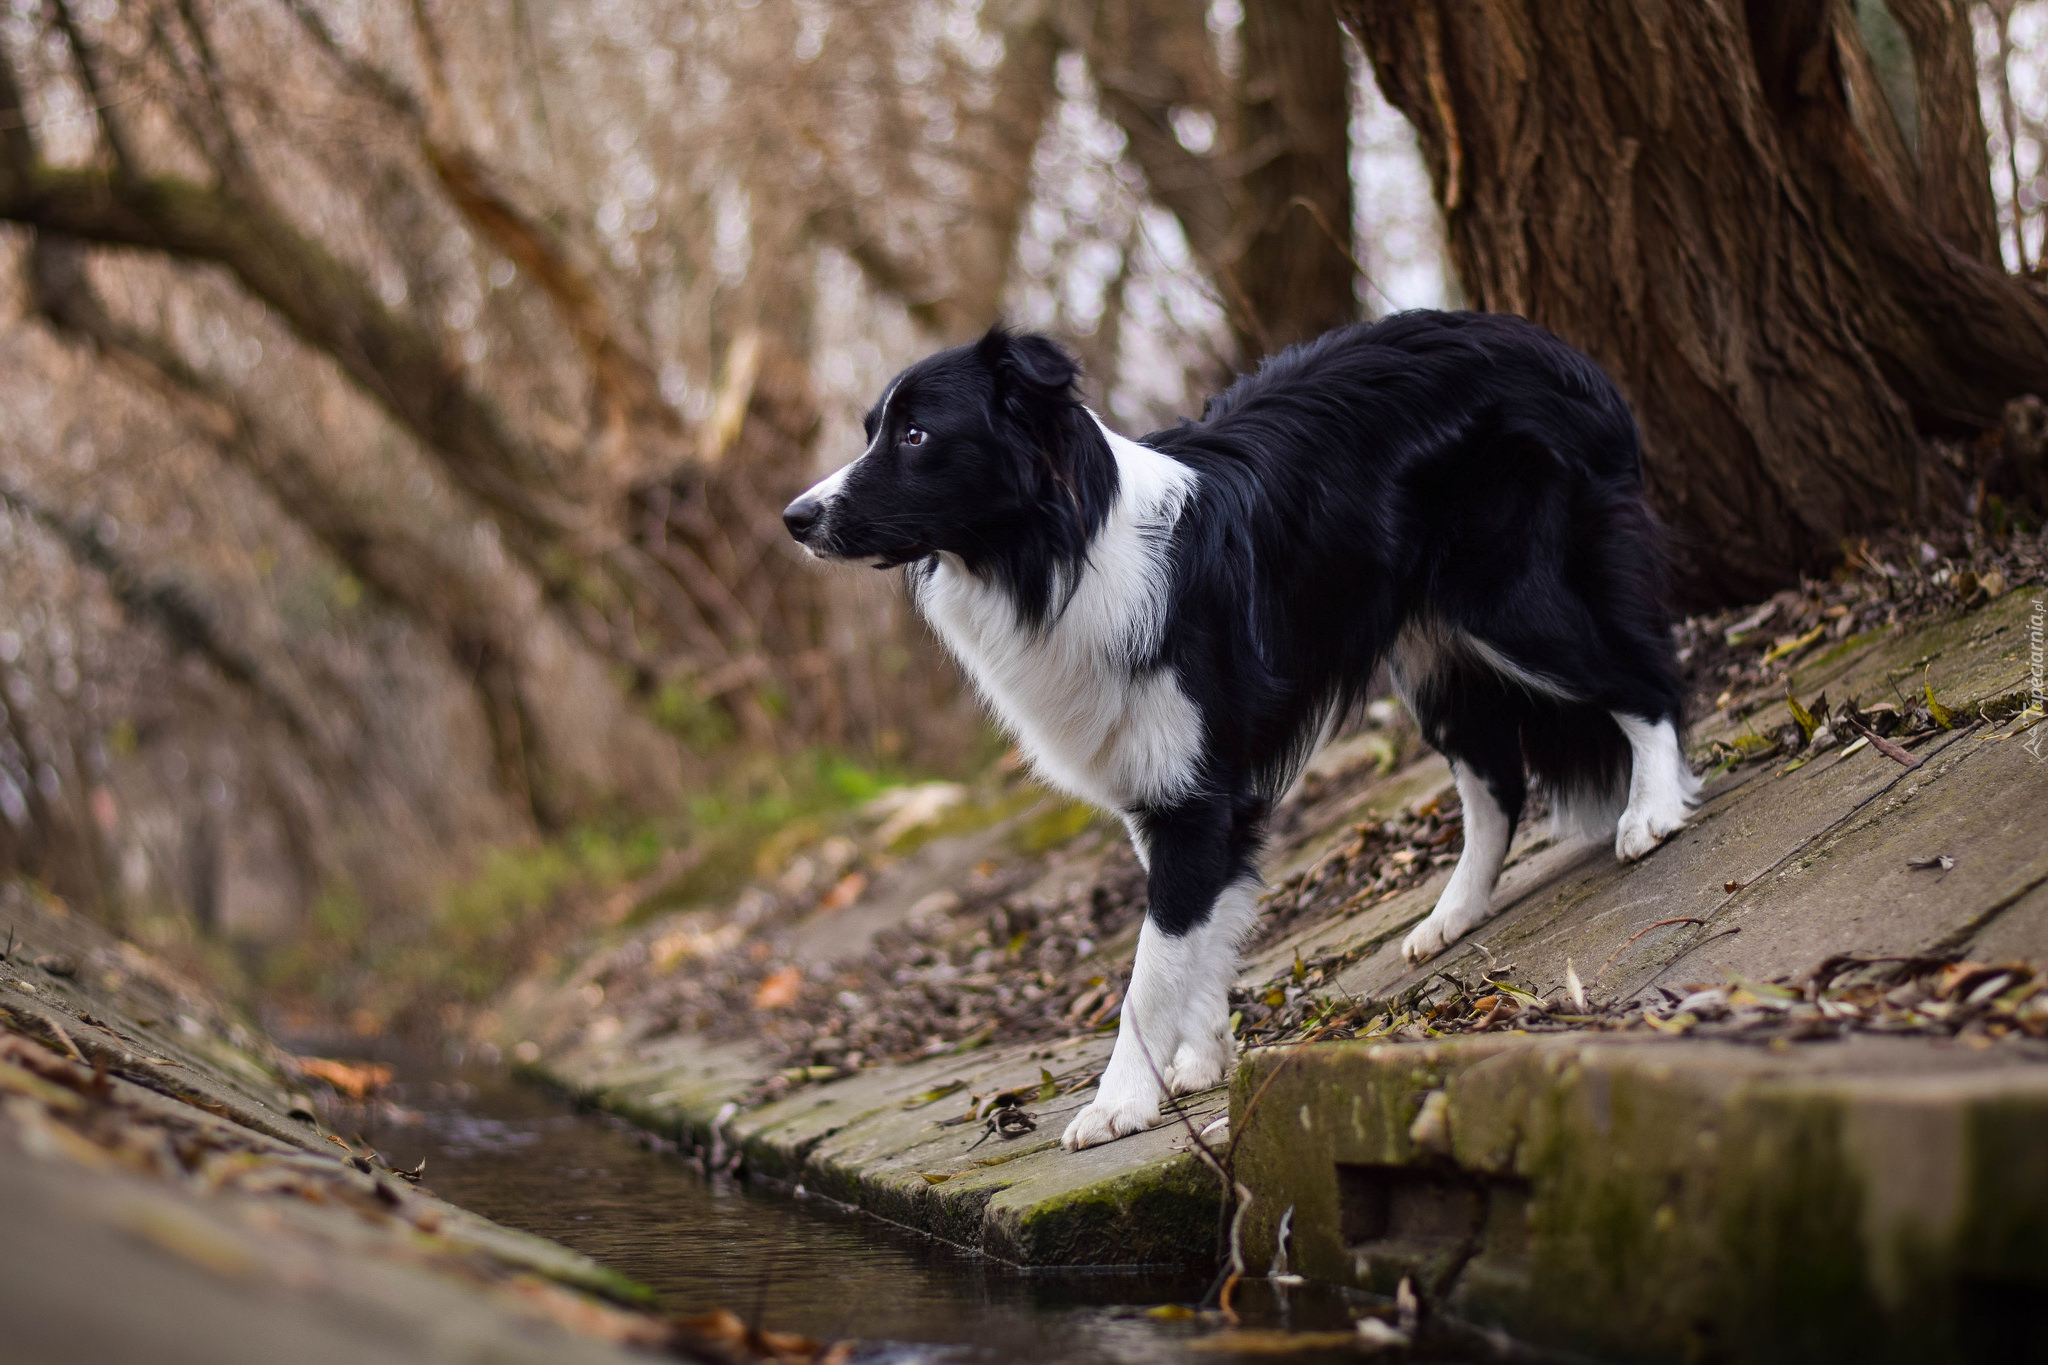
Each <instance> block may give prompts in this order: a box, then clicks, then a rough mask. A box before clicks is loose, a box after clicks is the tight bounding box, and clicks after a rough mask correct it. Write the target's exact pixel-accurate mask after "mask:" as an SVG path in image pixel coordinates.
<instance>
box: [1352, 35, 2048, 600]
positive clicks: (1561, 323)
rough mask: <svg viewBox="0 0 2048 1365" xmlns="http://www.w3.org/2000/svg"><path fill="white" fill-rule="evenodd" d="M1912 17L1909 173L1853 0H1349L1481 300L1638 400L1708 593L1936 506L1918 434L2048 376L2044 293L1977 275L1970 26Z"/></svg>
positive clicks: (1814, 564)
mask: <svg viewBox="0 0 2048 1365" xmlns="http://www.w3.org/2000/svg"><path fill="white" fill-rule="evenodd" d="M1899 11H1900V14H1901V19H1902V27H1903V28H1905V30H1906V31H1907V33H1908V35H1909V38H1910V39H1911V40H1912V41H1913V43H1914V45H1915V49H1916V63H1915V65H1916V78H1917V82H1918V85H1919V88H1920V101H1919V103H1920V108H1921V109H1922V110H1923V111H1928V114H1929V117H1927V118H1926V119H1925V122H1926V123H1927V124H1928V125H1929V126H1928V127H1927V128H1926V129H1925V130H1924V135H1923V136H1922V137H1921V138H1920V139H1919V142H1920V151H1919V155H1918V164H1917V166H1903V167H1902V165H1901V164H1900V158H1901V157H1902V156H1903V157H1907V158H1911V157H1912V156H1913V155H1914V154H1913V153H1912V152H1911V151H1902V148H1903V146H1904V144H1903V141H1902V139H1901V138H1900V136H1899V129H1898V128H1897V127H1896V126H1895V125H1893V124H1891V123H1889V122H1888V121H1889V120H1890V119H1891V118H1892V115H1891V112H1890V110H1889V108H1888V106H1886V104H1885V102H1884V101H1883V99H1882V98H1881V97H1876V98H1873V97H1872V92H1873V90H1874V88H1875V87H1874V85H1873V84H1872V83H1871V82H1870V81H1869V80H1868V79H1867V78H1868V75H1869V62H1868V57H1867V54H1866V53H1865V52H1864V51H1863V49H1862V46H1861V39H1860V38H1859V36H1858V34H1857V30H1856V26H1855V23H1854V20H1853V17H1852V16H1851V14H1850V12H1849V10H1848V8H1847V5H1846V3H1844V0H1783V2H1782V3H1779V2H1773V3H1765V0H1751V2H1750V3H1749V4H1747V5H1746V6H1745V5H1743V4H1739V3H1736V0H1694V3H1688V4H1669V3H1667V4H1645V5H1625V6H1624V5H1607V4H1602V3H1599V0H1541V3H1539V2H1538V0H1502V3H1499V4H1495V5H1490V6H1479V5H1474V4H1469V3H1463V0H1418V3H1415V4H1413V5H1406V4H1404V5H1393V4H1371V3H1367V2H1366V0H1347V9H1346V19H1347V22H1348V23H1349V24H1350V26H1351V27H1352V29H1353V31H1354V32H1356V33H1357V35H1358V37H1359V39H1360V41H1361V42H1362V43H1363V45H1364V47H1365V51H1366V53H1367V54H1368V56H1369V57H1370V58H1371V60H1372V63H1373V68H1374V71H1375V73H1376V75H1377V76H1378V79H1379V82H1380V86H1381V88H1382V89H1383V90H1384V91H1385V92H1386V94H1387V96H1388V98H1389V99H1390V100H1392V101H1393V103H1394V104H1395V105H1396V106H1397V107H1398V108H1399V109H1400V110H1401V111H1402V112H1403V113H1404V114H1406V115H1407V117H1408V118H1409V120H1410V121H1411V122H1412V123H1413V124H1414V125H1415V127H1416V129H1417V131H1418V133H1419V134H1420V137H1421V141H1422V145H1423V151H1424V154H1425V157H1426V158H1427V160H1428V162H1429V166H1430V172H1431V175H1432V178H1433V180H1434V182H1435V185H1436V190H1437V194H1438V198H1439V201H1440V202H1441V204H1442V205H1443V209H1444V213H1445V217H1446V221H1447V224H1448V227H1449V233H1450V246H1451V255H1452V260H1453V263H1454V264H1455V266H1456V268H1457V270H1458V274H1459V276H1460V278H1461V280H1462V281H1463V283H1464V286H1465V291H1466V294H1467V296H1468V297H1469V298H1470V299H1472V300H1473V302H1474V306H1476V307H1480V308H1485V309H1491V310H1497V311H1505V312H1516V313H1522V314H1525V315H1527V316H1529V317H1531V318H1533V319H1535V320H1536V321H1538V322H1541V323H1543V324H1545V325H1546V326H1548V327H1550V328H1551V329H1552V330H1554V331H1556V332H1557V333H1558V334H1559V335H1561V336H1562V337H1564V338H1565V339H1566V340H1568V341H1570V342H1572V343H1574V344H1576V345H1578V346H1580V347H1583V348H1584V349H1585V350H1586V351H1588V352H1589V353H1590V354H1592V355H1593V356H1594V357H1595V358H1597V359H1598V360H1599V361H1600V362H1601V363H1602V364H1603V365H1605V366H1606V367H1607V369H1608V371H1609V372H1610V373H1611V374H1612V375H1613V376H1614V377H1615V379H1616V380H1617V382H1619V384H1620V385H1621V387H1622V390H1623V392H1624V393H1625V394H1626V395H1627V396H1628V398H1629V401H1630V402H1631V403H1632V404H1633V405H1634V407H1635V411H1636V415H1637V417H1638V419H1639V421H1640V422H1641V424H1642V427H1643V435H1644V461H1645V467H1646V471H1647V475H1648V479H1649V484H1650V488H1651V493H1652V496H1653V498H1654V499H1655V501H1656V503H1657V505H1658V506H1659V508H1660V509H1661V510H1662V511H1663V513H1664V515H1665V516H1666V517H1667V519H1668V520H1669V521H1670V522H1671V523H1672V524H1673V526H1674V528H1675V529H1676V531H1677V533H1678V537H1677V538H1678V542H1679V559H1680V570H1681V574H1682V578H1683V582H1684V584H1685V586H1686V588H1687V590H1688V591H1687V595H1688V596H1689V597H1690V598H1691V599H1692V600H1694V601H1699V602H1705V601H1731V600H1737V599H1741V598H1747V597H1753V596H1756V595H1758V594H1760V593H1763V592H1766V591H1769V590H1772V589H1775V588H1777V587H1780V586H1783V585H1784V584H1786V583H1788V582H1791V581H1793V580H1794V579H1795V578H1796V577H1797V576H1798V575H1799V574H1801V573H1813V572H1816V571H1819V570H1822V569H1824V568H1825V567H1826V566H1827V565H1828V564H1829V563H1830V562H1831V560H1832V559H1833V558H1834V557H1835V556H1836V555H1837V553H1838V552H1839V548H1840V545H1841V541H1842V539H1843V537H1845V536H1848V535H1851V534H1853V533H1856V532H1860V531H1865V530H1869V529H1872V528H1875V527H1879V526H1883V525H1886V524H1890V523H1895V522H1899V521H1902V520H1909V519H1913V518H1916V517H1919V516H1922V515H1925V514H1927V513H1928V512H1930V511H1932V510H1933V508H1934V504H1935V502H1936V501H1937V500H1938V499H1939V497H1940V496H1942V490H1941V488H1940V486H1939V485H1938V483H1937V482H1936V481H1935V480H1934V479H1932V478H1931V477H1930V466H1929V465H1928V463H1927V462H1926V460H1925V459H1924V457H1923V453H1922V446H1921V443H1920V435H1921V433H1923V432H1925V431H1928V430H1969V429H1977V428H1984V427H1989V426H1992V425H1995V424H1996V422H1997V420H1998V417H1999V413H2000V411H2001V409H2002V407H2003V405H2004V403H2005V401H2006V400H2007V399H2009V398H2011V397H2012V396H2014V395H2015V394H2018V393H2022V392H2027V391H2036V392H2038V391H2041V390H2042V389H2043V388H2044V387H2048V300H2044V297H2043V295H2042V293H2041V292H2040V291H2039V290H2038V289H2037V288H2035V287H2034V286H2032V285H2030V284H2028V283H2027V282H2026V281H2024V280H2021V279H2018V278H2016V277H2013V276H2010V275H2007V274H2006V273H2005V272H2004V271H2003V270H2001V269H1999V268H1998V267H1997V266H1996V265H1995V263H1994V262H1993V260H1991V259H1987V255H1986V252H1985V250H1984V242H1983V240H1982V235H1981V234H1982V223H1983V220H1982V207H1983V206H1982V203H1981V201H1979V200H1977V199H1975V197H1974V196H1973V193H1972V192H1970V191H1969V190H1968V189H1967V188H1966V187H1965V186H1964V185H1963V181H1965V180H1966V179H1967V178H1968V175H1969V174H1981V173H1982V172H1981V167H1982V158H1981V157H1979V158H1978V159H1977V161H1976V162H1975V163H1970V162H1969V158H1968V157H1967V155H1966V150H1967V149H1965V148H1964V147H1963V145H1962V135H1961V134H1958V133H1955V132H1954V131H1953V130H1952V129H1950V128H1949V127H1948V126H1947V125H1950V124H1954V123H1956V122H1957V121H1958V119H1959V117H1960V116H1959V115H1958V114H1957V113H1956V111H1957V110H1958V109H1959V108H1961V103H1960V100H1961V96H1960V94H1959V92H1956V91H1954V90H1951V89H1948V88H1947V85H1946V84H1945V83H1950V82H1953V81H1954V80H1956V79H1958V76H1957V64H1956V62H1955V61H1954V59H1953V48H1954V43H1955V41H1956V40H1957V38H1956V35H1957V32H1958V30H1956V29H1955V27H1954V24H1955V23H1956V22H1960V20H1959V17H1958V15H1957V13H1956V10H1955V8H1953V7H1950V6H1946V5H1938V4H1935V3H1933V2H1932V0H1928V3H1926V4H1917V3H1913V0H1908V3H1906V4H1903V5H1901V6H1899ZM1937 11H1938V12H1939V13H1936V12H1937ZM1929 14H1934V19H1935V20H1941V21H1942V22H1946V23H1947V25H1948V26H1947V27H1946V28H1943V27H1941V24H1940V23H1937V22H1934V20H1929V19H1928V16H1929ZM1908 15H1910V16H1911V20H1910V21H1908V20H1907V18H1906V16H1908ZM1923 20H1928V22H1925V23H1923V22H1922V21H1923ZM1943 44H1946V46H1945V47H1943V46H1942V45H1943ZM1937 49H1939V50H1940V51H1942V52H1947V53H1948V54H1949V55H1948V58H1947V59H1946V60H1939V59H1937V58H1938V57H1939V52H1937ZM1923 50H1924V51H1925V52H1927V53H1928V54H1931V55H1927V56H1919V55H1917V54H1919V53H1920V52H1922V51H1923ZM1936 125H1940V126H1939V127H1937V126H1936ZM1970 164H1974V165H1975V166H1976V167H1977V169H1976V170H1975V171H1971V172H1967V173H1966V170H1965V168H1966V167H1967V166H1968V165H1970ZM1906 171H1910V172H1912V173H1911V174H1905V173H1903V172H1906Z"/></svg>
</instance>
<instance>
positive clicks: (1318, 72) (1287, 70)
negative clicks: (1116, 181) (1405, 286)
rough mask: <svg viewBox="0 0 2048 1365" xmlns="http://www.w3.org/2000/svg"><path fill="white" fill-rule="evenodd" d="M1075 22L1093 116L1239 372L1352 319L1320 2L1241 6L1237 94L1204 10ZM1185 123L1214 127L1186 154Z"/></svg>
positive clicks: (1343, 72)
mask: <svg viewBox="0 0 2048 1365" xmlns="http://www.w3.org/2000/svg"><path fill="white" fill-rule="evenodd" d="M1085 18H1086V21H1087V22H1086V24H1085V26H1083V25H1081V24H1079V23H1076V24H1074V25H1073V26H1072V32H1073V34H1074V41H1075V44H1076V46H1078V47H1080V48H1081V49H1082V50H1083V51H1084V52H1085V53H1086V54H1087V56H1088V61H1089V65H1090V66H1091V67H1092V68H1093V70H1094V72H1095V79H1096V83H1097V85H1098V86H1099V87H1100V88H1101V90H1102V103H1103V108H1104V109H1105V110H1106V111H1107V112H1108V114H1109V116H1110V117H1111V118H1113V119H1115V120H1116V123H1117V126H1118V127H1120V128H1122V129H1123V131H1124V135H1125V137H1127V138H1128V139H1129V140H1130V149H1131V156H1132V159H1133V160H1135V161H1136V162H1137V163H1138V165H1139V167H1140V168H1141V169H1143V171H1144V172H1145V178H1146V180H1147V181H1148V182H1149V183H1148V188H1149V189H1150V190H1151V192H1152V197H1153V198H1155V199H1157V200H1158V201H1159V203H1160V204H1162V205H1163V206H1165V207H1166V208H1168V209H1170V210H1172V212H1173V214H1174V216H1175V217H1176V218H1178V219H1179V220H1180V224H1181V230H1182V231H1183V232H1185V233H1186V234H1187V239H1188V246H1189V247H1190V248H1191V250H1192V251H1193V253H1194V256H1195V259H1196V261H1197V262H1198V263H1199V264H1200V265H1201V267H1202V270H1203V272H1204V273H1205V274H1207V275H1208V276H1209V278H1210V279H1211V280H1212V281H1213V282H1214V283H1215V285H1216V289H1217V292H1218V294H1219V296H1220V297H1221V301H1222V304H1223V309H1224V313H1225V315H1226V316H1227V317H1228V318H1229V319H1230V329H1231V332H1232V334H1233V337H1234V339H1235V341H1236V343H1237V350H1238V359H1239V362H1240V363H1241V364H1245V365H1249V364H1251V363H1252V362H1255V361H1256V360H1257V359H1258V358H1259V357H1260V356H1262V355H1268V354H1271V353H1272V352H1273V351H1276V350H1279V349H1280V348H1281V347H1282V346H1286V345H1289V344H1291V343H1293V342H1296V341H1302V340H1306V339H1307V338H1309V337H1312V336H1316V335H1317V334H1319V333H1321V332H1325V331H1327V330H1329V329H1330V328H1332V327H1336V326H1339V325H1341V324H1343V323H1346V322H1350V321H1351V320H1352V319H1353V318H1355V317H1356V316H1357V315H1358V304H1357V299H1356V296H1355V295H1354V294H1353V292H1352V272H1353V266H1352V262H1351V247H1350V242H1351V162H1350V155H1349V142H1348V139H1347V133H1348V130H1349V127H1350V120H1351V71H1350V67H1349V66H1348V65H1347V64H1346V62H1345V60H1344V45H1343V34H1342V31H1341V30H1340V28H1339V26H1338V23H1337V14H1336V11H1335V10H1334V9H1333V8H1332V7H1331V5H1330V4H1329V3H1328V0H1265V2H1264V3H1259V4H1252V5H1247V6H1246V7H1245V18H1244V23H1243V25H1242V26H1241V27H1240V29H1239V31H1238V38H1239V45H1240V54H1241V55H1240V63H1241V64H1240V68H1239V70H1238V73H1237V76H1236V79H1235V81H1234V82H1233V81H1232V80H1231V79H1229V78H1228V77H1226V75H1225V74H1224V73H1223V71H1222V70H1221V69H1220V67H1219V64H1218V62H1217V60H1216V52H1215V47H1214V44H1213V43H1212V42H1211V40H1210V36H1209V33H1208V30H1207V28H1206V27H1205V26H1204V23H1203V7H1202V6H1200V5H1187V4H1181V3H1177V2H1176V0H1102V3H1100V4H1097V5H1095V6H1093V7H1091V8H1089V9H1087V10H1086V11H1085ZM1181 111H1199V112H1205V113H1207V114H1209V115H1210V116H1211V117H1212V118H1214V119H1215V120H1216V126H1217V140H1216V143H1215V145H1214V146H1213V147H1210V148H1206V149H1202V150H1195V149H1192V148H1190V147H1188V146H1187V145H1185V144H1183V143H1182V142H1181V140H1180V139H1179V137H1178V136H1177V135H1176V132H1175V128H1174V116H1175V114H1176V113H1178V112H1181Z"/></svg>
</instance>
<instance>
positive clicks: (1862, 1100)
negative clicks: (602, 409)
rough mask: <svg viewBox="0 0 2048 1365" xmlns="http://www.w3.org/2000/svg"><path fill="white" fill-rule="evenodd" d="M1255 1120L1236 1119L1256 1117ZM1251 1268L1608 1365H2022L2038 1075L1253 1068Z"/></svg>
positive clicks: (1804, 1049) (1967, 1059)
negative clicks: (1371, 1295)
mask: <svg viewBox="0 0 2048 1365" xmlns="http://www.w3.org/2000/svg"><path fill="white" fill-rule="evenodd" d="M1255 1099H1256V1105H1254V1100H1255ZM1232 1111H1233V1115H1234V1118H1235V1121H1236V1122H1235V1126H1236V1127H1237V1128H1238V1129H1239V1130H1240V1132H1241V1137H1240V1140H1239V1145H1238V1150H1237V1160H1236V1169H1237V1174H1238V1177H1239V1179H1241V1180H1242V1181H1243V1182H1244V1183H1245V1184H1246V1185H1247V1186H1248V1187H1249V1188H1250V1189H1251V1190H1252V1191H1253V1192H1254V1200H1253V1203H1252V1204H1251V1206H1250V1208H1249V1209H1248V1210H1247V1212H1246V1215H1245V1218H1244V1238H1245V1251H1246V1256H1247V1260H1248V1262H1249V1263H1250V1264H1252V1265H1254V1266H1256V1267H1259V1268H1261V1269H1263V1268H1264V1267H1265V1266H1267V1265H1268V1264H1269V1263H1270V1262H1271V1260H1272V1258H1273V1256H1274V1253H1275V1251H1276V1249H1277V1244H1278V1235H1279V1229H1280V1225H1281V1223H1282V1221H1283V1219H1285V1220H1286V1221H1287V1222H1288V1224H1289V1244H1288V1252H1289V1257H1290V1264H1291V1266H1292V1268H1293V1269H1294V1270H1296V1271H1297V1272H1300V1273H1305V1274H1308V1275H1310V1276H1314V1277H1316V1278H1318V1279H1323V1280H1328V1281H1334V1282H1337V1283H1341V1284H1348V1285H1355V1286H1357V1287H1359V1288H1361V1289H1367V1290H1371V1291H1374V1292H1378V1293H1383V1294H1391V1293H1393V1292H1394V1291H1395V1289H1396V1287H1397V1286H1398V1285H1399V1283H1400V1282H1401V1281H1402V1280H1403V1279H1404V1278H1407V1279H1409V1280H1410V1281H1411V1282H1412V1283H1413V1284H1414V1285H1415V1286H1418V1287H1419V1289H1420V1292H1421V1294H1422V1296H1423V1298H1424V1299H1425V1301H1427V1302H1429V1303H1431V1304H1433V1305H1435V1306H1439V1307H1441V1308H1443V1309H1446V1310H1448V1311H1451V1312H1454V1313H1456V1314H1458V1315H1459V1316H1461V1317H1463V1318H1465V1319H1467V1320H1469V1321H1473V1322H1476V1323H1481V1324H1486V1325H1492V1326H1499V1327H1503V1328H1505V1329H1507V1330H1508V1331H1510V1332H1512V1333H1514V1334H1515V1335H1516V1336H1517V1337H1519V1338H1522V1339H1524V1340H1528V1341H1532V1342H1540V1343H1545V1344H1549V1345H1553V1346H1561V1347H1567V1348H1573V1349H1577V1350H1582V1351H1586V1352H1591V1353H1594V1354H1596V1355H1598V1356H1600V1357H1602V1358H1608V1359H1616V1360H1642V1361H1671V1360H1741V1361H1776V1360H1785V1361H1795V1360H1796V1361H1813V1360H1830V1359H1835V1360H1840V1359H1854V1360H1867V1361H1886V1360H1901V1361H1904V1360H1912V1361H1940V1360H1971V1361H1976V1360H2039V1359H2042V1358H2043V1357H2044V1353H2048V1311H2044V1310H2048V1257H2043V1255H2042V1254H2041V1248H2042V1246H2043V1245H2044V1239H2048V1136H2044V1135H2048V1068H2044V1067H2042V1066H2040V1065H2039V1064H2038V1063H2031V1062H2027V1061H2023V1060H2021V1059H2018V1058H2016V1057H2014V1056H2013V1055H2011V1054H2009V1053H2002V1052H1999V1051H1997V1050H1976V1049H1971V1048H1967V1047H1962V1046H1957V1045H1945V1046H1937V1045H1930V1044H1928V1043H1925V1042H1920V1041H1907V1040H1898V1039H1882V1038H1855V1039H1850V1040H1846V1041H1842V1042H1835V1043H1828V1044H1815V1045H1807V1046H1801V1047H1793V1048H1787V1049H1783V1050H1773V1049H1768V1048H1758V1047H1748V1046H1742V1045H1738V1044H1730V1043H1710V1042H1693V1041H1678V1042H1661V1041H1660V1042H1651V1041H1590V1040H1587V1039H1583V1038H1572V1037H1552V1038H1540V1039H1539V1038H1522V1039H1494V1038H1473V1039H1461V1040H1458V1041H1456V1042H1452V1043H1443V1044H1428V1045H1421V1046H1417V1045H1393V1046H1389V1045H1374V1044H1365V1043H1333V1044H1318V1045H1314V1046H1310V1047H1306V1048H1298V1049H1291V1050H1289V1049H1267V1050H1263V1051H1261V1052H1259V1053H1255V1054H1254V1055H1253V1056H1251V1057H1250V1058H1248V1059H1247V1060H1246V1062H1245V1064H1244V1065H1243V1067H1242V1068H1241V1069H1240V1070H1239V1072H1238V1075H1237V1078H1236V1084H1235V1086H1234V1088H1233V1091H1232Z"/></svg>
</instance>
